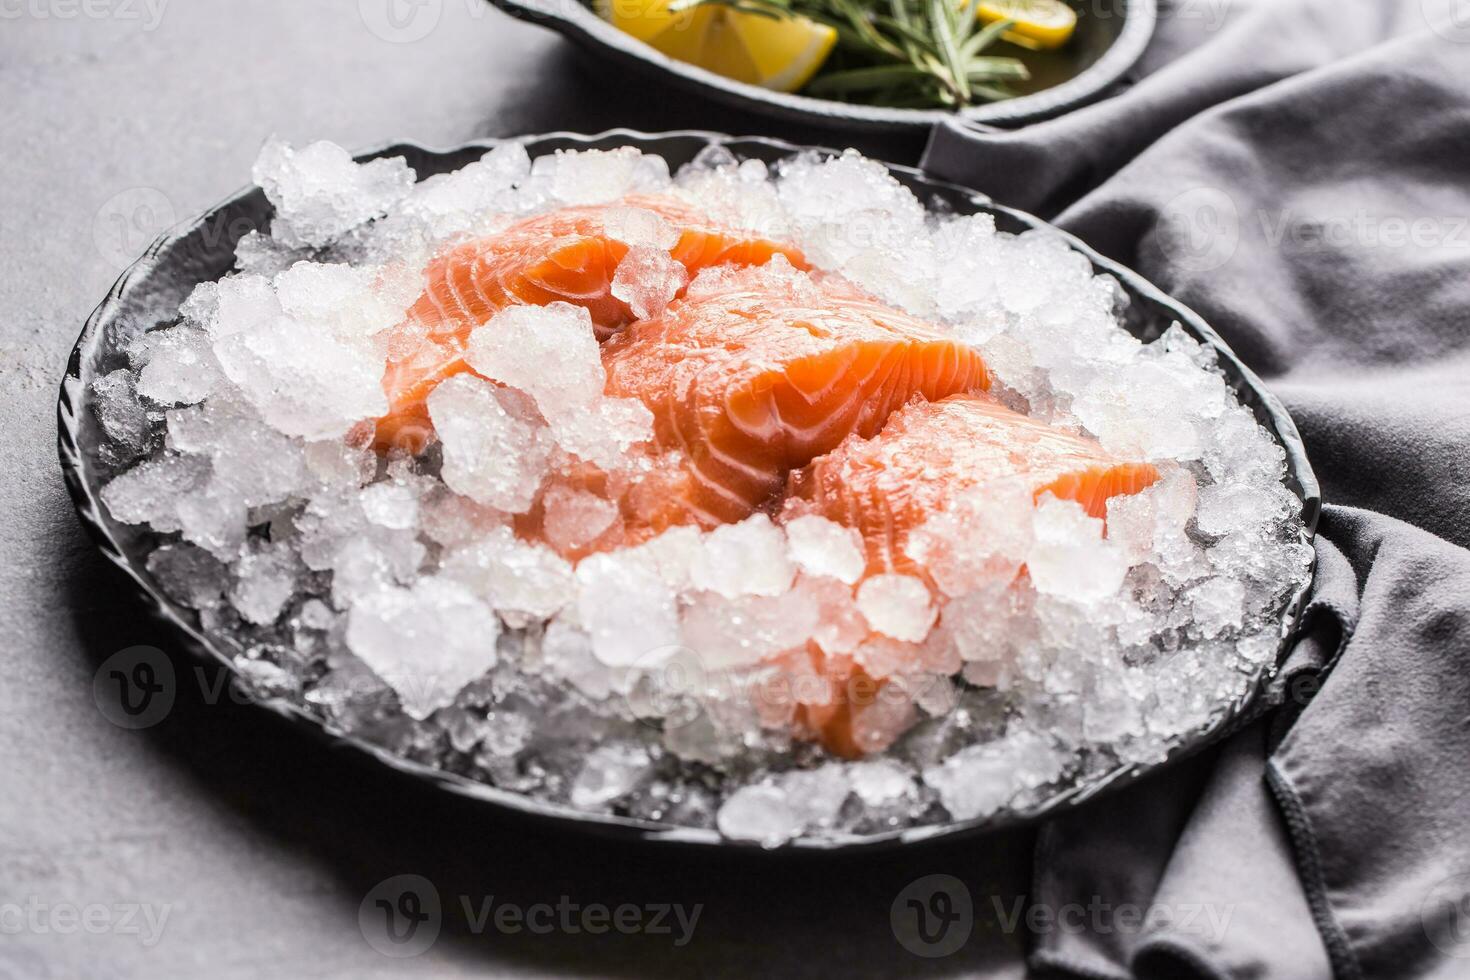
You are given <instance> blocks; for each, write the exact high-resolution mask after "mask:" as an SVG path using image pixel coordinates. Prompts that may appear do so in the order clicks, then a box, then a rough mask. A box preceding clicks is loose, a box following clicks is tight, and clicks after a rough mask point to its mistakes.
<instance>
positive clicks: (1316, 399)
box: [924, 0, 1470, 980]
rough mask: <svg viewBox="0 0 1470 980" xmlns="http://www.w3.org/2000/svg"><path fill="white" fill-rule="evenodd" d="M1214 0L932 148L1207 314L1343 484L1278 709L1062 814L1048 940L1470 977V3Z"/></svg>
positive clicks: (1198, 1)
mask: <svg viewBox="0 0 1470 980" xmlns="http://www.w3.org/2000/svg"><path fill="white" fill-rule="evenodd" d="M1218 9H1219V8H1218V7H1215V6H1212V5H1211V4H1210V3H1207V2H1205V0H1179V2H1178V3H1175V4H1174V5H1173V7H1172V9H1170V10H1167V11H1166V16H1165V17H1164V19H1163V20H1162V22H1161V31H1162V32H1163V33H1162V35H1161V37H1160V40H1159V42H1158V44H1156V45H1155V50H1156V51H1157V52H1164V54H1162V55H1159V54H1156V55H1154V56H1153V57H1154V60H1153V61H1152V62H1146V63H1145V69H1146V70H1144V71H1141V72H1140V73H1139V74H1140V75H1141V76H1142V77H1141V78H1139V79H1138V80H1137V81H1136V82H1135V84H1133V85H1132V86H1131V87H1130V88H1128V89H1127V90H1126V91H1124V92H1123V93H1121V94H1119V95H1116V96H1114V97H1112V98H1110V99H1108V100H1106V101H1103V102H1100V103H1098V104H1096V105H1093V106H1089V107H1087V108H1084V109H1081V110H1079V111H1076V112H1073V113H1071V114H1069V115H1067V116H1064V117H1062V118H1059V119H1056V120H1052V121H1049V122H1044V123H1040V124H1036V125H1033V126H1030V127H1027V128H1025V129H1022V130H1017V131H1013V132H1007V131H995V130H977V129H973V128H967V127H965V126H964V125H962V124H957V123H952V124H947V125H944V126H941V127H939V128H938V129H936V130H935V132H934V134H933V136H932V138H931V141H930V144H929V148H928V150H927V152H926V154H925V159H924V166H925V168H926V169H927V170H929V171H930V172H931V173H933V174H935V175H936V176H938V177H941V178H945V179H948V180H952V181H956V182H959V183H964V184H968V185H970V186H973V187H975V188H977V189H979V190H981V191H983V192H985V193H987V194H990V195H991V196H993V197H994V198H995V199H996V200H998V201H1000V202H1001V203H1004V204H1010V205H1013V206H1017V207H1021V208H1024V209H1027V210H1031V211H1034V212H1036V213H1039V214H1041V215H1043V216H1046V217H1048V218H1051V219H1052V220H1054V221H1055V222H1056V223H1057V224H1059V225H1060V226H1062V227H1064V228H1067V229H1068V230H1070V231H1072V232H1074V233H1076V234H1078V235H1079V236H1081V237H1082V238H1084V239H1085V240H1087V241H1088V242H1089V243H1091V244H1092V245H1093V246H1095V247H1097V248H1098V249H1099V250H1101V251H1102V252H1104V253H1106V254H1108V255H1110V256H1112V257H1113V258H1115V259H1118V260H1119V261H1121V262H1123V263H1125V264H1127V265H1130V266H1132V267H1133V268H1135V269H1137V270H1138V271H1139V272H1141V273H1142V274H1143V275H1145V276H1146V277H1148V278H1149V279H1151V280H1152V281H1153V282H1155V283H1156V284H1157V285H1159V286H1160V287H1162V288H1164V289H1165V290H1167V291H1168V292H1170V293H1172V294H1173V295H1174V296H1176V297H1178V298H1179V299H1181V300H1183V301H1184V302H1185V303H1187V304H1188V305H1190V306H1192V307H1194V308H1195V309H1196V310H1198V311H1199V312H1200V313H1201V314H1203V315H1204V316H1205V317H1206V319H1208V320H1209V321H1210V322H1212V323H1213V324H1214V326H1215V327H1216V328H1217V329H1218V330H1219V331H1220V332H1221V333H1222V334H1223V335H1224V336H1225V339H1226V340H1227V341H1228V342H1229V343H1230V344H1231V345H1232V346H1233V347H1234V348H1235V350H1236V351H1237V352H1238V353H1239V354H1240V355H1241V356H1242V357H1243V358H1244V359H1245V360H1246V362H1247V363H1248V364H1250V366H1251V367H1252V368H1254V369H1255V370H1256V371H1257V372H1258V373H1260V374H1261V375H1262V376H1263V377H1264V378H1265V379H1266V381H1267V384H1268V386H1269V387H1270V388H1271V389H1272V390H1273V391H1274V392H1275V393H1276V394H1277V395H1279V396H1280V397H1281V398H1282V400H1283V401H1284V402H1285V403H1286V405H1287V407H1288V408H1289V409H1290V410H1291V412H1292V415H1293V417H1294V418H1295V419H1296V421H1297V424H1298V425H1299V426H1300V428H1301V430H1302V435H1303V437H1304V438H1305V440H1306V444H1307V449H1308V452H1309V455H1310V457H1311V459H1312V463H1313V466H1314V468H1315V470H1316V472H1317V476H1318V478H1319V479H1320V480H1321V482H1322V486H1323V495H1324V498H1325V500H1326V502H1327V506H1326V507H1325V509H1324V511H1323V516H1322V521H1321V525H1320V528H1319V539H1318V563H1319V570H1318V573H1317V580H1316V585H1315V587H1314V594H1313V599H1312V603H1311V605H1310V607H1309V611H1308V613H1307V615H1306V617H1305V619H1304V621H1303V627H1302V629H1301V631H1300V634H1299V636H1298V637H1297V639H1296V642H1295V643H1294V645H1293V646H1292V648H1291V650H1290V652H1289V655H1288V657H1287V659H1286V662H1285V663H1284V665H1283V670H1282V672H1281V674H1280V676H1279V677H1278V678H1277V680H1276V682H1275V685H1274V687H1273V689H1272V691H1271V697H1272V698H1273V699H1274V702H1275V703H1276V704H1278V705H1279V707H1277V708H1276V709H1275V710H1273V711H1272V712H1271V713H1270V714H1268V715H1267V716H1266V717H1265V718H1264V719H1263V720H1262V721H1260V722H1258V723H1257V724H1255V725H1253V726H1252V727H1250V728H1248V729H1246V730H1244V731H1242V732H1240V733H1238V734H1237V735H1235V736H1233V737H1232V739H1231V740H1230V741H1228V742H1226V743H1225V744H1223V745H1222V746H1220V747H1219V748H1218V749H1217V750H1215V751H1213V752H1211V753H1208V754H1206V755H1205V756H1203V757H1201V758H1198V759H1196V760H1193V761H1192V762H1190V763H1187V764H1185V765H1183V766H1182V767H1180V768H1178V769H1175V770H1170V771H1167V772H1165V773H1162V774H1159V775H1157V776H1155V777H1150V778H1145V779H1143V780H1140V781H1139V783H1138V784H1137V785H1135V786H1132V787H1129V788H1128V789H1127V790H1125V791H1123V792H1121V793H1118V794H1116V795H1114V796H1112V797H1110V798H1106V799H1104V800H1101V801H1098V802H1097V803H1096V804H1095V805H1093V806H1091V807H1088V808H1086V809H1084V810H1083V811H1081V812H1079V813H1077V814H1075V815H1072V816H1069V817H1066V818H1062V819H1059V820H1056V821H1054V822H1052V823H1051V824H1049V825H1048V826H1047V827H1045V828H1044V829H1043V831H1042V833H1041V834H1040V836H1039V843H1038V850H1037V855H1036V873H1035V881H1034V885H1033V889H1032V894H1031V896H1030V898H1031V901H1032V903H1033V904H1034V905H1036V906H1039V907H1041V908H1042V909H1044V910H1045V911H1046V912H1047V913H1049V915H1048V916H1044V917H1041V918H1033V919H1031V920H1030V921H1032V922H1033V924H1035V923H1042V924H1043V926H1044V927H1043V928H1039V929H1035V930H1033V935H1032V937H1031V940H1032V946H1031V963H1032V966H1033V967H1034V968H1036V969H1037V970H1038V971H1039V972H1048V971H1050V972H1052V973H1058V974H1060V975H1062V976H1077V977H1091V978H1109V980H1111V978H1118V980H1126V978H1133V977H1137V978H1140V980H1155V978H1157V980H1186V978H1196V977H1198V978H1210V980H1219V978H1278V977H1279V978H1289V980H1317V978H1327V977H1333V976H1335V977H1338V978H1349V980H1356V978H1373V980H1376V978H1396V980H1397V978H1416V977H1434V978H1447V980H1448V978H1465V977H1470V550H1467V549H1470V4H1467V3H1466V2H1465V0H1401V2H1390V0H1275V2H1270V3H1257V4H1254V5H1253V6H1252V7H1251V8H1250V9H1247V10H1245V11H1244V12H1243V13H1241V14H1240V15H1239V16H1232V17H1229V18H1226V19H1225V22H1224V24H1223V25H1221V24H1220V23H1219V20H1218V18H1211V17H1209V16H1206V15H1207V14H1209V13H1210V11H1211V10H1218ZM1125 910H1126V914H1125ZM1140 910H1141V912H1142V914H1141V915H1140V914H1137V913H1139V912H1140Z"/></svg>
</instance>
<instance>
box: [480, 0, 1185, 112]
mask: <svg viewBox="0 0 1470 980" xmlns="http://www.w3.org/2000/svg"><path fill="white" fill-rule="evenodd" d="M489 2H490V3H491V4H493V5H494V6H495V7H497V8H498V9H500V10H502V11H504V12H505V13H507V14H509V15H510V16H512V17H514V18H516V19H517V20H521V21H525V22H527V23H530V24H536V25H539V26H542V27H547V28H550V29H551V30H554V31H556V32H558V33H560V34H562V35H564V36H565V37H567V38H568V39H570V40H572V41H574V42H576V43H577V44H580V45H582V46H583V47H586V48H589V49H591V50H593V51H595V52H597V53H599V54H602V55H604V56H606V57H607V58H609V59H611V60H612V61H614V62H616V63H621V64H627V65H630V66H633V67H637V68H641V69H645V70H652V71H653V72H656V77H661V78H667V79H668V80H670V81H673V82H675V83H676V84H679V85H681V86H683V87H686V88H690V89H693V90H696V91H698V92H700V93H702V94H704V95H708V96H713V97H714V98H717V99H719V100H720V101H722V102H725V103H727V104H729V105H734V106H737V107H739V108H744V109H748V110H753V111H757V112H763V113H766V114H771V115H776V116H780V117H782V118H785V119H789V120H793V121H798V122H811V121H813V120H819V121H822V122H825V123H828V124H831V123H834V122H836V123H843V124H847V125H849V126H856V127H861V128H863V129H866V130H879V131H881V130H890V131H891V130H901V129H915V128H923V127H929V126H933V125H936V124H938V123H942V122H945V121H949V120H959V121H963V122H970V123H977V124H981V125H987V124H988V125H996V126H1016V125H1020V124H1023V123H1029V122H1036V121H1038V120H1042V119H1049V118H1052V117H1054V116H1057V115H1060V114H1061V113H1063V112H1066V111H1068V110H1070V109H1074V108H1077V107H1079V106H1082V105H1086V104H1087V103H1089V102H1092V101H1094V100H1096V99H1098V98H1100V97H1102V95H1103V94H1104V93H1105V92H1106V90H1107V89H1108V88H1109V87H1110V86H1112V85H1113V84H1114V83H1115V82H1117V81H1118V80H1119V79H1121V78H1122V77H1123V76H1124V75H1125V74H1126V73H1127V72H1128V70H1129V69H1130V68H1132V67H1133V66H1134V65H1135V64H1136V63H1137V62H1138V59H1139V58H1140V57H1141V56H1142V55H1143V52H1144V49H1146V48H1147V47H1148V43H1149V41H1150V40H1151V39H1152V37H1153V35H1154V31H1155V29H1156V28H1157V26H1158V16H1159V12H1158V0H1114V4H1113V7H1114V10H1113V12H1114V13H1115V14H1116V15H1118V16H1121V17H1122V18H1123V28H1122V30H1121V31H1119V33H1118V36H1117V38H1115V39H1114V41H1113V43H1112V44H1111V45H1110V46H1109V47H1108V49H1107V50H1106V51H1105V52H1103V54H1102V56H1101V57H1100V58H1098V59H1097V61H1095V62H1093V63H1092V64H1091V65H1088V66H1087V67H1086V68H1085V69H1083V70H1082V71H1080V72H1078V73H1077V74H1076V75H1074V76H1072V77H1071V78H1069V79H1068V80H1067V81H1065V82H1063V83H1061V84H1060V85H1053V86H1052V87H1051V88H1048V89H1044V90H1042V91H1040V92H1034V93H1031V94H1030V95H1023V96H1018V97H1017V98H1014V99H1008V100H1006V101H1003V102H992V103H986V104H984V105H978V106H971V107H970V108H968V109H964V110H961V111H960V112H950V111H947V110H944V109H890V108H885V107H882V106H868V105H860V104H856V103H849V102H838V101H836V100H833V99H818V98H813V97H812V96H808V95H794V94H789V93H786V92H776V91H773V90H771V89H765V88H761V87H760V86H758V85H750V84H747V83H745V82H737V81H735V80H733V79H729V78H725V77H724V76H723V75H717V74H715V73H714V72H711V71H707V70H705V69H703V68H698V67H696V66H694V65H690V64H686V63H684V62H682V61H675V60H674V59H673V58H670V57H668V56H667V55H665V54H662V53H661V52H659V51H656V50H654V49H653V48H652V47H650V46H649V45H647V44H645V43H643V42H642V41H639V40H638V39H637V38H634V37H632V36H631V35H629V34H626V33H624V32H622V31H620V30H618V29H617V28H615V27H613V26H612V25H611V24H609V23H607V22H606V21H604V20H603V19H602V18H600V17H598V16H597V15H596V14H594V13H593V12H592V11H590V10H588V9H587V8H586V7H584V6H582V5H581V4H580V3H579V2H578V0H489Z"/></svg>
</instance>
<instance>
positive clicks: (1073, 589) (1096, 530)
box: [1026, 494, 1128, 603]
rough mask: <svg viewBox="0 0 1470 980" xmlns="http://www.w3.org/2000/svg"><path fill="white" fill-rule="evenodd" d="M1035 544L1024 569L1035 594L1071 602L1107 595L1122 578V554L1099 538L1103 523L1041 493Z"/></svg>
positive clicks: (1074, 505)
mask: <svg viewBox="0 0 1470 980" xmlns="http://www.w3.org/2000/svg"><path fill="white" fill-rule="evenodd" d="M1033 526H1034V529H1035V534H1036V540H1035V542H1034V543H1033V544H1032V546H1031V549H1030V551H1029V552H1028V554H1027V557H1026V568H1027V570H1028V571H1029V572H1030V574H1031V581H1032V582H1033V583H1034V584H1035V586H1036V589H1037V591H1039V592H1044V593H1047V594H1049V595H1054V596H1062V597H1066V598H1069V599H1072V600H1075V601H1077V602H1083V603H1086V602H1096V601H1097V600H1099V599H1102V598H1105V597H1106V596H1109V595H1112V594H1114V593H1116V592H1117V591H1118V588H1119V587H1120V586H1121V585H1122V584H1123V577H1124V576H1125V575H1127V574H1128V559H1127V557H1126V556H1125V555H1124V553H1123V550H1122V549H1121V548H1119V547H1118V546H1117V545H1115V544H1113V543H1112V542H1110V541H1107V540H1104V539H1103V523H1102V521H1100V520H1097V519H1096V518H1093V517H1088V516H1087V512H1086V511H1084V510H1083V509H1082V506H1081V505H1080V504H1078V503H1076V502H1075V501H1071V500H1059V499H1057V498H1055V497H1052V496H1051V495H1050V494H1047V495H1044V496H1043V497H1042V500H1041V502H1040V503H1039V504H1038V505H1037V507H1036V517H1035V521H1034V525H1033Z"/></svg>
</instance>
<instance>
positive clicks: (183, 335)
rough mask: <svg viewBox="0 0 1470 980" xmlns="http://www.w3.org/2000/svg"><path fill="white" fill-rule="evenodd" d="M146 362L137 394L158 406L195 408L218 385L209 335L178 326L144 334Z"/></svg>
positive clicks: (218, 379) (216, 365)
mask: <svg viewBox="0 0 1470 980" xmlns="http://www.w3.org/2000/svg"><path fill="white" fill-rule="evenodd" d="M143 340H144V344H145V345H146V347H147V349H148V354H147V357H148V363H146V364H144V365H143V370H142V371H141V372H140V373H139V375H138V393H139V394H140V395H142V396H143V397H145V398H147V399H148V400H150V401H152V402H155V403H157V404H159V405H195V404H198V403H199V402H201V401H203V400H204V399H205V398H206V397H207V396H208V395H209V394H210V392H212V391H214V389H215V387H216V386H217V385H218V384H219V383H220V370H219V364H218V362H217V361H216V360H215V358H214V350H213V349H212V347H211V346H210V341H209V335H208V334H206V333H205V332H204V331H203V330H199V329H197V328H195V327H189V326H179V327H170V328H169V329H167V330H154V331H152V332H150V333H147V334H144V336H143Z"/></svg>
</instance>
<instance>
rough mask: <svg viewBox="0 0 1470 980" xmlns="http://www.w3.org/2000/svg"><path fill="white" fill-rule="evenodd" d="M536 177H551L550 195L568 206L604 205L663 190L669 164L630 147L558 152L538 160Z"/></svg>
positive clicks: (533, 170) (666, 181)
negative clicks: (647, 192) (629, 195)
mask: <svg viewBox="0 0 1470 980" xmlns="http://www.w3.org/2000/svg"><path fill="white" fill-rule="evenodd" d="M532 173H533V174H546V175H549V179H550V184H551V191H552V193H553V194H555V195H556V196H557V198H559V199H560V200H562V201H565V202H566V203H567V204H602V203H605V202H608V201H614V200H617V199H618V198H620V197H622V196H624V195H625V194H631V193H634V192H635V191H655V190H662V189H663V188H664V187H666V186H667V185H668V183H669V169H668V164H666V163H664V161H663V159H662V158H661V157H651V156H647V157H646V156H644V155H643V154H642V153H639V152H638V151H637V150H636V149H634V148H633V147H630V146H620V147H617V148H616V149H612V150H582V151H574V150H558V151H557V152H556V153H555V154H554V155H552V156H545V157H539V158H538V159H537V160H536V161H535V163H534V164H533V168H532Z"/></svg>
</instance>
